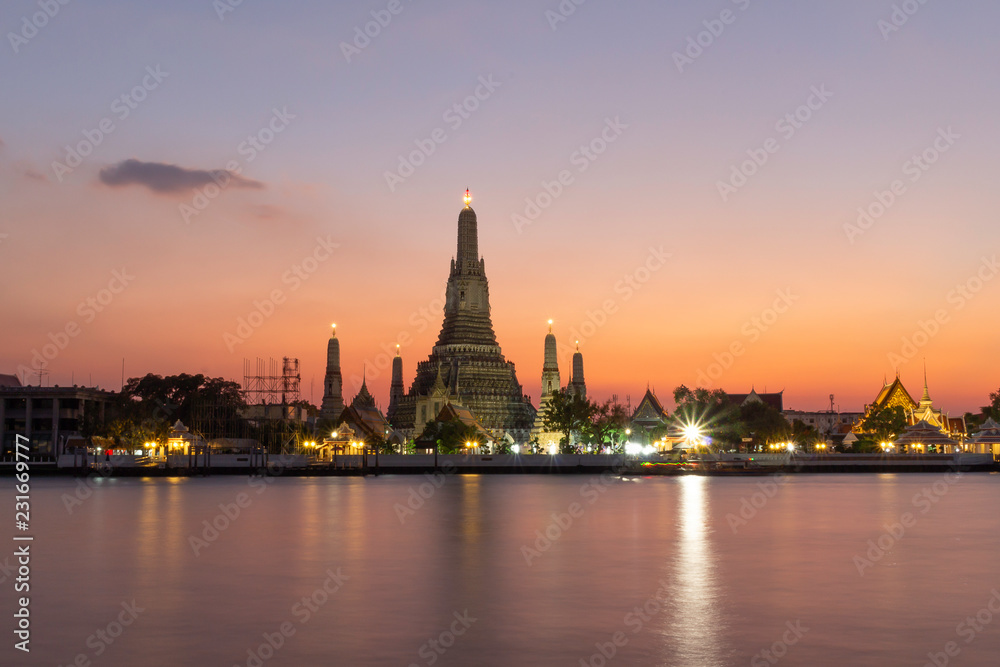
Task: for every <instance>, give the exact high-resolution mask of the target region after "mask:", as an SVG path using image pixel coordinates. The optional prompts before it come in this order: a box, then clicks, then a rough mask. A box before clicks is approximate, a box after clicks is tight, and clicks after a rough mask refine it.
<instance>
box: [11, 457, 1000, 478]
mask: <svg viewBox="0 0 1000 667" xmlns="http://www.w3.org/2000/svg"><path fill="white" fill-rule="evenodd" d="M657 462H659V463H657ZM712 462H713V463H724V464H726V466H727V468H726V474H733V475H739V474H741V473H742V474H766V473H785V474H816V473H935V472H948V471H959V472H996V471H1000V468H998V465H997V463H996V462H995V460H994V459H993V456H992V455H990V454H912V455H907V454H720V455H718V456H717V457H715V458H713V459H712ZM643 463H653V465H642V464H643ZM434 472H438V473H445V474H456V475H552V474H556V475H562V474H602V473H612V474H621V473H628V474H632V475H640V476H641V475H662V474H672V475H676V474H695V475H697V474H709V475H710V474H718V468H717V467H716V466H715V465H695V466H688V467H686V468H685V469H684V470H679V469H676V467H675V466H669V465H665V464H664V463H663V462H662V459H658V458H653V459H651V460H646V459H636V458H634V457H628V456H625V455H621V454H610V455H576V454H556V455H543V454H501V455H493V456H479V455H476V456H471V455H459V454H441V455H437V456H435V455H433V454H416V455H399V454H389V455H380V456H378V457H376V456H367V457H365V456H340V457H338V458H337V460H335V461H315V460H313V459H311V458H309V457H306V456H301V455H273V456H265V457H263V458H259V457H255V458H253V459H251V458H248V457H243V456H235V455H213V456H210V457H209V458H208V460H207V461H206V460H205V459H204V458H200V459H192V458H188V457H171V459H169V460H167V461H165V462H150V461H148V460H143V459H141V458H137V457H129V456H115V457H106V458H103V459H101V458H99V459H98V460H96V461H95V460H93V459H90V460H88V461H86V462H84V461H83V460H82V459H79V458H76V459H74V457H72V456H68V457H60V460H59V461H46V462H41V461H36V462H33V463H31V473H32V475H52V476H74V475H76V476H87V475H99V476H102V477H192V476H207V475H272V476H278V475H280V476H287V477H344V476H348V477H350V476H364V475H422V474H426V473H434ZM13 474H14V464H13V463H12V462H0V476H10V475H13Z"/></svg>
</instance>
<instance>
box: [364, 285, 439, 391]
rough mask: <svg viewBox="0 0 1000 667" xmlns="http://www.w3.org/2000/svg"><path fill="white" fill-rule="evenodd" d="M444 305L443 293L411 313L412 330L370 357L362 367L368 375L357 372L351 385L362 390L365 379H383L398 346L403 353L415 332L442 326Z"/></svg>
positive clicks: (384, 345) (399, 334) (387, 343)
mask: <svg viewBox="0 0 1000 667" xmlns="http://www.w3.org/2000/svg"><path fill="white" fill-rule="evenodd" d="M444 305H445V295H444V292H442V293H441V294H440V295H439V296H436V297H434V299H432V300H431V301H430V302H428V303H427V305H425V306H421V307H420V308H419V309H417V310H415V311H413V312H412V313H410V317H409V318H407V320H406V321H407V324H409V325H410V327H412V328H407V329H403V330H401V331H399V332H398V333H397V334H396V337H395V339H393V341H392V342H383V343H382V344H381V345H380V346H379V349H380V350H381V352H379V353H378V354H376V355H375V357H374V358H372V357H369V358H367V359H366V360H365V362H364V363H363V364H362V365H361V367H362V368H363V369H365V373H366V375H364V376H362V375H361V374H359V373H357V372H355V373H353V374H352V375H351V383H352V384H353V385H354V388H355V389H358V388H360V387H361V383H362V381H363V380H364V379H365V378H367V379H368V380H377V379H378V378H379V377H381V376H382V373H384V372H385V371H386V370H387V369H389V368H390V367H391V366H392V359H393V357H394V356H395V354H396V350H397V347H396V346H397V345H398V346H399V348H398V350H399V351H400V352H402V350H405V349H406V348H408V347H409V346H410V345H412V344H413V332H416V333H417V334H421V333H423V332H424V331H426V330H427V328H428V327H430V326H433V325H439V324H441V318H442V317H443V313H444Z"/></svg>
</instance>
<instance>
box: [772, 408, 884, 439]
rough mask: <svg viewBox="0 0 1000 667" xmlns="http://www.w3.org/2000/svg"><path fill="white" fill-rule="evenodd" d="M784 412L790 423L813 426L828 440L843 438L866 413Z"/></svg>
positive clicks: (832, 411) (834, 411)
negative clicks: (798, 422)
mask: <svg viewBox="0 0 1000 667" xmlns="http://www.w3.org/2000/svg"><path fill="white" fill-rule="evenodd" d="M782 414H783V415H784V416H785V419H787V420H788V423H789V424H794V423H795V422H796V421H800V422H802V423H803V424H805V425H806V426H812V427H813V428H814V429H816V430H817V431H818V432H819V434H820V435H822V436H823V437H825V438H826V439H828V440H829V439H830V438H832V437H834V436H838V435H839V436H840V437H841V438H843V437H844V436H845V435H846V434H847V432H848V431H850V429H851V428H852V427H853V426H854V425H855V424H857V423H858V421H859V420H860V419H861V418H862V417H864V415H865V413H863V412H838V411H836V410H817V411H815V412H806V411H804V410H785V411H784V412H783V413H782ZM845 429H846V430H845Z"/></svg>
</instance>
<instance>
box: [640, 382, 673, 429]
mask: <svg viewBox="0 0 1000 667" xmlns="http://www.w3.org/2000/svg"><path fill="white" fill-rule="evenodd" d="M666 418H667V411H666V410H664V409H663V404H662V403H660V399H658V398H657V397H656V394H654V393H653V390H652V389H650V388H649V387H646V393H645V395H644V396H643V397H642V400H641V401H639V405H638V406H636V408H635V412H633V413H632V421H633V422H662V421H663V420H664V419H666Z"/></svg>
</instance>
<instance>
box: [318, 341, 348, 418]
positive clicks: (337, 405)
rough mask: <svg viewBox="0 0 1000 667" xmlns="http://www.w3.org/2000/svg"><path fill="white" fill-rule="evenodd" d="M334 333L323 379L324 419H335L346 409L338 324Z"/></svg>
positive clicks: (322, 412)
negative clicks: (341, 373)
mask: <svg viewBox="0 0 1000 667" xmlns="http://www.w3.org/2000/svg"><path fill="white" fill-rule="evenodd" d="M332 327H333V333H331V334H330V342H328V343H327V344H326V378H325V379H324V381H323V404H322V405H321V406H320V410H319V414H320V417H321V418H323V419H329V420H335V419H337V418H338V417H340V413H341V412H343V411H344V393H343V378H342V377H341V375H340V341H339V340H337V325H336V324H334V325H332Z"/></svg>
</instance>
